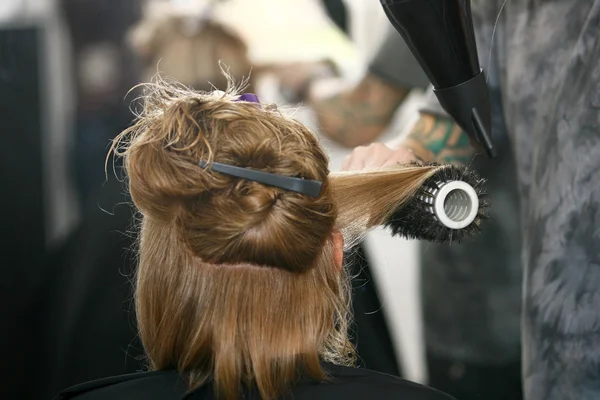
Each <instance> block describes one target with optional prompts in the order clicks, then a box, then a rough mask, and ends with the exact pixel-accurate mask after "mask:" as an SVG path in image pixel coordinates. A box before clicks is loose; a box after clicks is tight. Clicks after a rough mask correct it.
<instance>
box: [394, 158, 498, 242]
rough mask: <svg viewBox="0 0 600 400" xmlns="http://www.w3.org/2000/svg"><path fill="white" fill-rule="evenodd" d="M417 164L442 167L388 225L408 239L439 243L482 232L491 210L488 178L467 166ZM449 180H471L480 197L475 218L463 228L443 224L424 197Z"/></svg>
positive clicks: (457, 240)
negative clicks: (480, 175)
mask: <svg viewBox="0 0 600 400" xmlns="http://www.w3.org/2000/svg"><path fill="white" fill-rule="evenodd" d="M417 165H420V166H425V165H427V166H436V167H438V169H437V171H436V172H435V174H434V175H433V176H431V177H430V178H429V179H427V180H426V181H425V183H424V184H423V185H422V186H421V188H420V189H419V190H418V191H417V193H415V195H414V196H412V197H411V198H410V200H408V201H407V202H406V203H404V204H403V205H402V206H401V207H400V208H399V209H398V210H396V211H395V212H394V213H393V214H392V215H391V216H390V218H388V220H387V222H386V223H385V227H389V228H391V230H392V234H393V235H394V236H396V235H399V236H403V237H405V238H407V239H418V240H426V241H429V242H435V243H452V242H460V241H461V240H464V239H466V238H469V237H472V236H474V235H476V234H478V233H479V232H480V230H481V222H482V221H483V220H484V219H487V211H488V209H489V206H490V204H489V201H488V195H487V193H485V191H484V188H483V186H484V183H485V180H484V179H482V178H480V177H479V176H478V175H477V173H475V172H474V171H473V170H470V169H469V168H467V167H464V166H455V165H444V166H441V165H439V164H435V163H427V164H422V163H419V164H417ZM449 181H463V182H466V183H468V184H469V185H471V186H472V187H473V189H475V192H476V193H477V196H478V198H479V210H478V212H477V216H476V218H475V220H474V221H473V222H472V223H471V224H469V225H468V226H467V227H465V228H462V229H451V228H448V227H446V226H444V225H443V224H441V223H440V222H439V220H438V219H437V218H436V216H435V215H434V214H433V213H432V212H431V211H430V208H431V204H429V203H426V202H425V201H424V200H423V199H426V198H427V197H431V189H436V188H438V185H439V183H440V182H442V183H445V182H449Z"/></svg>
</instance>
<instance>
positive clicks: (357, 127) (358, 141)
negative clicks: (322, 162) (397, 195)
mask: <svg viewBox="0 0 600 400" xmlns="http://www.w3.org/2000/svg"><path fill="white" fill-rule="evenodd" d="M408 92H409V90H407V89H403V88H397V87H393V86H390V85H389V84H387V83H386V82H383V81H381V80H379V79H378V78H376V77H374V76H367V77H366V78H365V79H364V80H363V81H362V82H361V83H360V84H359V85H358V87H357V88H355V89H354V90H353V91H352V92H350V93H346V94H343V95H340V96H335V97H332V98H330V99H327V100H325V101H323V102H322V103H321V104H319V105H318V106H316V107H315V109H316V111H317V112H318V113H319V114H320V115H319V118H320V120H321V121H320V122H321V127H322V128H323V130H324V131H325V133H326V134H327V135H328V136H329V137H330V138H331V139H333V140H334V141H336V142H338V143H341V144H343V145H346V146H349V147H354V146H359V145H362V144H365V143H368V142H371V141H373V140H375V139H376V138H377V136H379V135H380V134H381V133H382V132H383V131H384V130H385V128H387V126H388V125H389V123H390V121H391V119H392V117H393V116H394V113H395V112H396V109H397V108H398V106H399V105H400V103H402V101H403V100H404V98H405V97H406V95H407V94H408Z"/></svg>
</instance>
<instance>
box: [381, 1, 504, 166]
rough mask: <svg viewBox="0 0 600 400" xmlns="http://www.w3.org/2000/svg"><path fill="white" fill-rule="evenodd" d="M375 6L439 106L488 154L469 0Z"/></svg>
mask: <svg viewBox="0 0 600 400" xmlns="http://www.w3.org/2000/svg"><path fill="white" fill-rule="evenodd" d="M381 4H382V5H383V9H384V11H385V13H386V15H387V16H388V18H389V20H390V22H391V23H392V25H393V26H394V28H396V30H397V31H398V32H399V33H400V34H401V35H402V37H403V38H404V40H405V41H406V44H407V45H408V47H410V49H411V51H412V52H413V54H414V55H415V57H416V58H417V61H418V62H419V64H420V65H421V68H423V71H425V73H426V74H427V76H428V77H429V80H431V83H432V84H433V87H434V92H435V95H436V96H437V98H438V100H439V102H440V104H441V105H442V107H444V109H445V110H446V112H447V113H448V114H450V115H451V116H452V118H454V120H455V121H456V122H457V123H458V124H459V125H460V126H461V128H463V130H464V131H465V132H466V133H467V134H468V135H469V139H470V141H471V145H472V146H473V147H474V148H475V149H477V150H478V151H480V152H482V153H485V154H487V155H488V156H490V157H494V156H495V155H496V149H495V147H494V143H493V141H492V116H491V109H490V107H491V105H490V96H489V93H488V87H487V84H486V80H485V75H484V74H483V71H482V70H481V68H480V67H479V59H478V55H477V44H476V42H475V33H474V31H473V19H472V16H471V1H470V0H459V1H447V0H381Z"/></svg>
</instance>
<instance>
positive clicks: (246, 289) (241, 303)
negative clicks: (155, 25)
mask: <svg viewBox="0 0 600 400" xmlns="http://www.w3.org/2000/svg"><path fill="white" fill-rule="evenodd" d="M238 94H239V91H238V90H237V89H236V88H235V87H234V86H233V85H230V86H229V89H228V90H227V91H226V92H213V93H207V92H196V91H192V90H190V89H187V88H186V87H183V86H181V85H177V84H173V83H166V82H164V81H162V80H160V79H157V80H156V81H155V82H153V83H151V84H147V85H145V95H144V97H143V106H142V108H141V110H140V112H139V114H138V116H137V118H136V121H135V123H134V124H133V125H132V127H131V128H129V129H127V130H126V131H124V132H123V133H121V134H120V135H119V136H118V137H117V138H116V141H115V143H114V147H113V150H114V152H115V153H116V154H117V155H119V156H122V157H124V161H125V162H124V165H125V170H126V172H127V175H128V181H129V190H130V193H131V196H132V199H133V201H134V203H135V205H136V207H137V209H138V210H139V212H140V214H141V218H140V220H141V227H140V240H139V266H138V269H137V276H136V292H135V301H136V312H137V319H138V325H139V333H140V336H141V340H142V342H143V345H144V348H145V351H146V353H147V356H148V361H149V364H150V367H151V368H152V369H168V368H177V369H178V370H179V371H180V372H181V374H182V375H185V376H186V377H188V379H189V384H190V388H195V387H198V386H199V385H203V384H207V383H211V384H212V385H213V387H214V390H215V392H216V395H217V397H218V398H220V399H225V400H230V399H238V398H239V397H240V393H241V391H242V390H244V388H246V389H247V388H250V387H252V388H256V389H257V390H258V391H259V392H260V395H261V397H262V398H263V399H266V400H270V399H276V398H278V397H280V396H281V395H283V394H285V393H286V392H288V391H289V390H290V389H291V388H292V387H293V385H294V383H295V382H297V381H298V380H299V379H301V378H309V379H314V380H319V381H325V380H327V376H326V373H325V372H324V370H323V368H322V364H321V361H328V362H332V363H336V364H339V365H352V364H353V362H354V359H355V354H354V348H353V346H352V345H351V343H350V341H349V338H348V324H349V322H350V319H351V310H350V305H349V295H350V293H349V282H348V278H347V275H346V272H345V271H344V269H343V268H341V270H340V266H339V265H338V263H337V262H336V257H335V251H336V246H335V244H334V242H335V240H334V235H333V232H334V231H335V230H336V229H339V230H340V231H342V232H343V233H344V235H345V236H346V238H349V239H353V238H356V237H357V235H360V234H361V233H364V231H365V230H367V229H369V228H371V227H374V226H378V225H380V224H382V223H383V222H384V220H385V218H386V217H387V216H388V215H390V214H391V213H392V212H393V211H394V210H395V209H396V208H397V207H398V206H399V205H400V204H402V203H403V202H404V201H405V200H406V199H408V198H409V197H410V196H411V195H412V194H413V193H415V191H416V190H417V188H418V187H419V186H420V184H422V183H423V181H424V180H425V179H427V178H428V177H429V176H430V175H431V174H432V173H433V169H432V168H431V167H416V166H406V167H398V168H393V169H387V170H381V171H366V172H347V173H339V174H330V171H329V170H328V158H327V156H326V154H325V152H324V150H323V148H322V147H321V146H320V145H319V143H318V140H317V139H316V137H315V136H314V135H313V133H312V132H310V131H309V129H307V128H306V127H305V126H304V125H303V124H301V123H300V122H298V121H296V120H294V119H292V118H290V117H288V116H286V115H285V113H283V112H282V111H280V110H278V109H277V107H275V106H274V105H267V104H256V103H249V102H236V101H234V100H235V99H236V98H237V96H238ZM201 160H204V161H207V162H219V163H225V164H230V165H234V166H240V167H246V168H251V169H256V170H260V171H266V172H270V173H275V174H279V175H285V176H291V177H302V178H305V179H312V180H318V181H321V182H323V185H322V190H321V193H320V195H319V196H318V197H316V198H314V197H309V196H306V195H304V194H300V193H296V192H292V191H287V190H284V189H279V188H276V187H270V186H266V185H264V184H261V183H257V182H253V181H249V180H244V179H240V178H236V177H232V176H229V175H225V174H221V173H218V172H214V171H211V170H210V169H205V168H201V167H200V166H199V165H198V163H199V161H201Z"/></svg>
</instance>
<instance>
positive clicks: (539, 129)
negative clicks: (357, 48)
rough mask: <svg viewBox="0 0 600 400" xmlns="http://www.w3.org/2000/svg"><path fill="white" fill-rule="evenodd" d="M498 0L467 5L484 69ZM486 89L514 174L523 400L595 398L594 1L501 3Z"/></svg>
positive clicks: (598, 94)
mask: <svg viewBox="0 0 600 400" xmlns="http://www.w3.org/2000/svg"><path fill="white" fill-rule="evenodd" d="M501 3H502V1H501V0H473V1H472V7H473V14H474V20H475V24H476V31H477V38H478V42H479V43H478V44H479V49H480V59H481V61H482V63H483V65H484V67H487V61H488V52H489V49H490V38H491V35H492V28H493V24H494V21H495V19H496V15H497V14H498V11H499V10H500V7H501ZM492 64H495V65H496V66H497V70H496V71H497V73H495V74H494V73H492V74H490V85H491V86H492V87H494V88H495V90H499V91H500V92H501V94H502V96H501V102H502V104H503V106H504V107H503V108H504V116H505V122H506V128H507V132H508V135H509V136H510V138H511V142H512V147H513V152H514V155H515V160H516V165H517V171H518V189H519V194H520V205H521V210H520V217H521V218H520V224H521V226H522V234H523V249H522V263H523V268H524V285H523V301H524V303H523V308H524V309H523V334H522V335H523V339H522V340H523V341H522V343H523V352H524V354H523V362H524V366H523V368H524V371H523V374H524V380H525V395H526V398H527V399H528V400H570V399H574V400H575V399H576V400H592V399H598V398H600V290H599V288H600V204H599V201H600V175H599V174H598V171H599V170H600V0H545V1H531V0H508V1H507V2H506V5H505V7H504V11H503V13H502V15H501V17H500V20H499V24H498V27H497V32H496V37H495V43H494V46H493V57H492Z"/></svg>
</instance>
